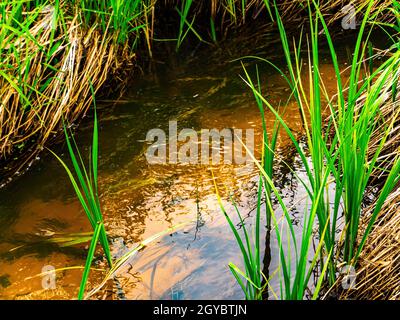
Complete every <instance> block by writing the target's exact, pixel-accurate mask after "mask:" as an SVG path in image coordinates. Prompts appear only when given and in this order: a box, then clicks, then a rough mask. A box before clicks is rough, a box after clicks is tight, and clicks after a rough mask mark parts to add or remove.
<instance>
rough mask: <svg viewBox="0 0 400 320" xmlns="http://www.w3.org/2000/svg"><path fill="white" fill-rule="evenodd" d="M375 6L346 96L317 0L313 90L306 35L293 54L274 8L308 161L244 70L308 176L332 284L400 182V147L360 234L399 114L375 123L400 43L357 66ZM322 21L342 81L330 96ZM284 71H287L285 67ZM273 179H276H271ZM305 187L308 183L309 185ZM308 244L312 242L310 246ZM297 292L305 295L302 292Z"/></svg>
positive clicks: (313, 25) (312, 5)
mask: <svg viewBox="0 0 400 320" xmlns="http://www.w3.org/2000/svg"><path fill="white" fill-rule="evenodd" d="M373 5H374V2H373V1H370V2H369V4H368V6H367V8H366V15H365V17H364V20H363V22H362V25H361V27H360V31H359V35H358V38H357V41H356V44H355V50H354V54H353V57H354V58H353V61H352V64H351V66H350V70H351V72H350V74H351V75H350V80H349V84H348V86H347V95H345V90H344V88H345V87H346V85H345V83H344V82H343V81H342V77H341V72H340V68H339V64H338V61H337V57H336V52H335V48H334V45H333V42H332V39H331V36H330V33H329V30H328V27H327V23H326V22H325V20H324V17H323V15H322V13H321V11H320V9H319V7H318V5H317V4H316V3H315V2H310V1H309V2H308V6H309V11H310V16H309V17H310V35H309V39H310V40H309V41H308V48H309V51H308V52H309V54H308V66H309V69H308V76H309V89H308V92H306V89H305V86H304V82H305V81H304V76H303V72H302V69H301V68H302V65H303V62H302V59H301V56H300V54H299V51H300V48H301V40H300V43H299V44H297V45H294V48H293V52H294V53H293V54H292V51H291V49H290V47H289V41H288V38H287V35H286V31H285V28H284V26H283V22H282V19H281V17H280V14H279V12H278V10H277V9H276V7H275V14H276V20H277V24H278V29H279V32H280V36H281V42H282V45H283V50H284V54H285V58H286V62H287V67H288V71H289V76H288V77H285V79H286V80H287V81H288V85H289V86H290V88H291V90H292V94H293V96H294V97H295V100H296V102H297V103H298V105H299V110H300V112H301V114H302V116H303V117H302V119H303V121H304V125H303V127H304V130H305V135H306V141H307V148H308V150H309V152H310V160H311V165H310V164H309V163H308V161H307V160H308V157H307V156H306V154H305V152H304V151H303V150H302V148H301V147H300V145H299V143H298V141H297V140H296V138H295V136H294V134H293V133H292V132H291V130H290V129H289V127H288V126H287V124H285V122H284V120H283V119H282V117H281V116H280V115H279V113H278V111H277V110H276V109H275V108H274V107H273V106H272V105H271V104H269V103H268V101H267V100H266V99H265V98H264V97H263V96H262V95H261V94H260V93H259V92H258V91H257V90H256V89H255V86H254V84H253V82H252V81H251V79H250V77H249V75H248V74H247V72H246V77H247V80H246V83H247V84H248V85H249V87H250V88H251V89H252V91H253V93H254V94H255V95H257V96H258V98H259V99H261V101H262V102H263V103H264V104H265V106H266V107H267V109H269V110H270V111H271V112H272V113H273V114H275V116H276V118H277V119H278V120H279V121H280V123H281V126H282V127H283V128H284V129H285V131H286V133H287V134H288V135H289V137H290V138H291V139H292V142H293V144H294V146H295V147H296V149H297V151H298V153H299V155H300V158H301V159H302V162H303V166H304V168H305V170H306V172H307V179H308V181H300V182H301V183H302V184H303V185H304V186H305V187H306V189H307V191H308V195H309V198H310V200H311V208H310V215H309V219H310V222H312V221H313V214H314V213H315V214H316V215H317V221H318V226H319V234H320V238H321V239H323V242H324V246H325V250H320V252H319V254H320V267H321V270H322V271H327V275H328V281H329V283H330V284H331V285H333V284H334V282H335V280H336V276H335V275H336V272H337V270H336V268H337V265H338V263H339V262H340V261H338V260H337V259H343V260H344V261H345V262H346V263H347V264H349V265H353V266H356V265H357V261H358V257H359V255H360V253H361V252H362V250H363V248H364V245H365V242H366V241H367V239H368V235H369V234H370V232H371V230H372V228H373V226H374V223H375V221H376V218H377V216H378V214H379V213H380V211H381V209H382V207H383V205H384V203H385V202H386V199H387V198H388V197H389V195H390V193H391V192H392V191H393V189H394V187H395V186H396V184H397V183H398V177H399V174H400V171H399V169H400V168H399V155H398V154H397V155H395V156H394V160H393V161H391V162H390V164H389V165H387V167H386V169H385V175H386V177H385V181H384V184H383V187H382V188H381V190H380V191H378V192H377V195H376V202H375V207H374V209H373V210H372V213H371V214H370V216H369V222H368V225H367V226H366V228H365V229H364V230H363V231H364V232H363V234H362V235H360V233H359V227H360V220H361V215H362V212H363V203H364V199H365V197H366V195H367V194H368V191H369V188H368V186H369V182H370V181H371V179H372V178H373V176H374V175H376V174H377V172H381V171H382V168H380V167H379V165H378V159H380V158H382V157H384V154H383V153H382V150H383V148H384V146H385V144H386V142H387V140H388V137H389V136H390V134H391V133H392V132H393V128H394V126H395V123H396V122H395V121H396V119H398V115H399V111H398V110H397V111H394V117H393V119H391V120H389V121H387V122H386V124H385V125H383V126H380V127H379V129H378V126H377V123H379V119H380V116H381V110H382V108H383V107H384V106H385V102H387V96H388V93H389V96H391V95H390V93H393V83H394V81H395V79H397V78H398V76H399V74H398V68H397V66H398V63H399V57H400V52H399V51H397V47H394V48H393V52H392V53H391V55H390V56H388V57H387V59H386V61H385V62H384V63H383V64H382V65H381V66H380V67H379V68H378V69H377V70H376V71H374V72H373V73H372V74H363V73H362V70H361V67H360V66H361V65H362V63H363V62H364V61H365V54H366V52H367V51H368V50H367V45H368V37H369V35H370V33H368V34H367V35H366V41H365V42H364V40H365V38H364V36H365V34H366V33H365V30H366V27H367V23H368V22H369V21H370V20H369V19H370V15H369V14H370V13H371V9H372V7H373ZM372 22H373V21H372ZM320 28H321V29H323V31H324V35H325V37H326V39H327V42H328V45H329V49H330V53H331V58H332V63H333V65H334V68H335V73H336V78H337V88H338V92H337V95H336V99H332V97H329V96H328V94H327V92H326V91H325V90H324V86H323V77H322V75H321V74H320V72H319V53H318V48H319V45H318V41H319V40H318V38H319V33H320V30H321V29H320ZM364 43H365V44H364ZM280 72H281V74H282V75H283V76H284V72H283V71H280ZM360 79H363V82H362V83H360ZM396 83H397V82H396ZM323 98H326V100H327V101H328V107H329V110H330V119H329V124H328V126H324V122H325V119H324V118H323V109H324V105H323ZM308 119H309V120H308ZM332 128H333V131H334V133H333V136H332V134H331V130H332ZM377 133H379V136H380V138H381V139H380V141H379V143H377V145H375V147H374V149H371V148H370V146H371V141H372V140H373V137H374V135H376V134H377ZM261 168H262V167H260V170H261ZM264 176H265V175H264ZM328 178H330V179H333V182H334V183H335V186H336V188H335V190H336V191H335V196H334V203H333V208H331V206H330V201H329V193H328V188H327V185H328ZM270 185H272V181H271V183H270ZM307 186H310V188H308V187H307ZM276 196H277V195H276ZM341 206H343V213H344V217H345V230H344V232H345V235H344V239H343V246H342V245H341V243H340V244H337V243H336V240H337V239H336V238H335V235H336V231H337V221H338V217H339V215H338V214H339V208H340V207H341ZM305 216H307V214H305ZM306 229H307V228H306ZM304 232H305V237H306V238H307V237H311V236H312V234H311V233H309V232H307V230H305V231H304ZM303 239H304V238H303ZM304 248H305V249H307V246H305V247H304ZM302 249H303V246H302ZM324 252H325V253H324ZM302 253H303V252H302ZM301 257H303V258H304V259H306V256H305V255H304V256H303V255H300V258H301ZM334 257H335V259H334ZM300 260H301V259H300ZM303 265H305V262H303ZM301 270H302V269H301V268H300V269H299V270H298V271H296V276H295V277H296V278H297V277H300V278H302V277H303V276H302V273H301ZM297 272H300V273H299V275H297ZM284 277H285V275H284ZM321 281H322V280H321ZM286 286H287V283H286ZM297 297H298V298H300V296H297Z"/></svg>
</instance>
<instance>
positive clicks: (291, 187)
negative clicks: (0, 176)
mask: <svg viewBox="0 0 400 320" xmlns="http://www.w3.org/2000/svg"><path fill="white" fill-rule="evenodd" d="M173 65H174V66H172V64H167V66H162V67H160V68H159V69H160V70H157V71H155V72H153V73H152V74H151V75H149V76H146V77H144V78H141V79H140V80H137V81H135V82H132V83H131V84H130V86H129V89H128V91H127V93H126V94H125V95H124V96H123V97H122V98H121V99H120V101H119V102H116V103H109V102H104V101H103V102H101V101H99V105H100V109H99V118H100V132H99V134H100V146H101V147H100V166H99V175H100V176H99V184H100V188H99V189H100V192H101V202H102V207H103V212H104V216H105V223H106V229H107V231H108V233H109V235H110V237H111V239H112V240H113V244H112V248H113V251H114V252H119V253H123V252H125V251H126V250H127V249H128V248H134V247H135V245H136V244H138V243H139V242H140V241H143V240H145V239H147V238H149V237H151V236H153V235H155V234H157V233H159V232H162V231H163V230H166V229H167V228H170V227H172V226H175V225H177V224H179V223H187V224H186V225H185V226H183V227H181V228H179V229H177V230H176V231H175V232H173V233H172V234H169V235H166V236H163V237H161V238H158V239H156V240H155V241H153V242H151V243H150V244H149V245H148V246H146V247H145V248H144V249H142V250H141V251H140V252H139V253H138V254H137V255H135V256H134V258H133V259H131V260H130V261H129V264H127V265H126V266H125V267H124V268H122V269H121V270H120V271H119V272H118V274H117V279H118V282H119V284H120V286H121V287H122V289H123V290H122V291H123V292H122V294H120V295H117V294H116V292H117V290H116V282H115V281H109V282H108V284H107V286H105V287H104V288H103V289H102V290H100V291H99V292H98V293H97V294H96V295H94V296H93V298H96V299H109V298H114V299H115V298H127V299H242V298H243V293H242V292H241V290H240V287H239V286H238V285H237V284H236V282H235V280H234V278H233V276H232V275H231V273H230V272H229V269H228V263H229V262H233V263H235V264H237V265H239V266H240V265H242V263H241V257H240V254H239V250H238V247H237V244H236V242H235V240H234V237H233V234H232V233H231V231H230V229H229V226H228V224H227V222H226V219H225V217H224V216H223V214H222V212H221V210H220V208H219V206H218V203H217V198H216V195H215V188H214V182H213V178H212V172H213V173H214V175H215V177H216V181H217V184H218V187H219V190H220V192H221V195H222V196H223V199H224V203H225V205H226V209H227V211H228V213H229V214H231V215H232V216H233V215H234V210H233V206H232V205H231V204H230V201H229V198H228V195H229V194H232V195H233V196H234V198H235V199H236V201H237V203H238V205H239V208H240V211H241V213H242V214H243V216H245V217H246V220H245V221H246V224H247V225H248V226H250V225H251V223H252V220H253V216H254V208H255V206H256V192H257V183H258V173H257V170H256V168H255V167H254V166H253V167H251V166H244V165H231V164H218V165H212V166H209V165H183V164H164V165H150V164H149V163H148V162H147V160H146V158H145V151H146V149H147V147H148V146H149V144H148V143H146V142H145V141H144V140H145V139H146V133H147V132H148V131H149V130H151V129H154V128H161V129H163V130H166V131H167V129H168V121H171V120H176V121H177V122H178V131H179V130H181V129H183V128H193V129H194V130H196V131H199V130H201V129H212V128H216V129H223V128H237V129H251V128H254V129H255V144H256V146H258V148H256V150H259V146H260V142H261V133H262V132H261V118H260V114H259V110H258V108H257V106H256V104H255V102H254V97H253V96H252V94H251V91H250V90H249V88H248V87H246V84H245V83H244V82H243V81H242V79H240V77H239V74H241V75H243V72H242V70H241V68H242V67H241V65H240V63H239V62H234V63H230V64H228V63H227V64H219V65H214V64H213V63H212V59H210V60H207V59H204V58H203V59H202V60H200V61H199V60H191V61H189V60H187V61H183V62H179V61H178V62H175V63H174V64H173ZM248 67H249V68H250V67H251V68H252V69H253V70H254V64H248ZM260 72H261V74H262V83H263V84H264V85H263V92H265V93H266V94H267V96H268V99H269V100H270V101H272V102H273V105H275V106H277V105H282V108H281V111H283V110H285V115H284V118H285V120H286V121H287V123H288V124H289V126H290V128H291V129H292V130H293V131H294V132H298V133H299V134H300V132H301V128H302V126H301V118H300V114H299V112H298V109H297V106H296V105H295V103H294V102H291V101H289V102H288V103H287V102H286V100H287V98H288V96H289V90H288V88H287V86H286V84H285V83H284V80H283V78H282V77H281V76H280V75H278V74H277V73H276V72H273V71H272V70H271V69H266V68H263V67H261V66H260ZM321 73H323V74H325V75H324V79H326V82H325V84H326V86H327V87H328V90H329V91H331V92H333V91H334V90H335V86H334V76H333V74H332V68H331V66H330V65H329V64H328V63H325V64H324V63H323V64H322V65H321ZM266 117H267V123H268V127H272V125H273V122H274V120H273V117H272V114H270V113H267V114H266ZM91 124H92V121H91V119H86V120H85V121H84V122H83V123H82V125H81V126H80V127H79V130H78V131H77V133H76V140H77V141H78V144H79V145H80V146H81V147H82V149H81V150H83V153H84V154H87V153H88V150H89V147H90V142H91V134H92V125H91ZM278 150H279V152H278V155H277V159H278V161H277V164H276V173H275V177H276V181H277V186H278V187H279V189H280V190H281V192H282V194H283V195H284V197H285V201H286V202H287V203H288V204H291V208H292V209H291V212H290V213H291V214H292V216H293V221H295V222H296V223H297V224H298V225H299V226H300V225H301V221H302V212H303V210H304V208H305V201H303V200H304V194H305V192H304V190H302V188H301V186H299V185H298V183H297V182H296V179H295V178H294V176H293V174H291V173H290V171H289V170H288V169H287V168H286V167H285V165H284V164H283V161H282V160H285V162H286V163H288V164H289V165H291V167H292V168H293V169H294V170H296V171H297V173H298V174H299V175H301V174H303V173H302V167H301V165H300V161H299V159H298V158H297V157H296V155H295V153H294V152H293V148H292V147H291V145H290V142H289V140H288V138H287V136H286V135H281V136H280V139H279V146H278ZM56 152H57V153H58V154H61V155H62V158H63V159H68V154H67V153H66V149H65V148H58V150H56ZM243 152H244V150H243ZM256 154H259V153H257V152H256ZM211 169H212V170H211ZM302 199H303V200H302ZM239 227H240V226H239ZM296 230H300V228H299V229H296ZM88 231H90V225H89V223H88V221H87V219H86V217H85V215H84V213H83V211H82V209H81V207H80V205H79V203H78V201H77V200H76V199H75V197H74V193H73V190H72V187H71V185H70V182H69V180H68V178H67V176H66V173H65V171H64V170H63V169H62V167H61V165H60V164H59V163H58V162H57V160H56V159H54V157H53V156H51V155H43V158H42V159H41V160H40V161H38V162H37V163H36V165H35V166H34V167H33V168H32V169H31V170H30V171H29V172H28V173H27V174H26V175H24V176H23V177H21V178H20V179H18V180H17V181H16V182H14V183H12V184H11V185H9V186H8V187H7V188H6V189H3V190H1V192H0V298H3V299H52V298H57V299H72V298H75V297H76V295H77V292H78V287H79V283H80V279H81V273H82V270H81V269H74V268H72V269H67V270H62V271H59V272H57V277H56V285H55V288H53V289H46V288H44V287H43V279H44V277H43V276H41V275H40V273H41V272H42V271H43V267H45V266H54V267H55V268H56V269H58V268H67V267H76V266H82V265H84V262H85V254H86V252H87V251H86V250H84V249H85V245H77V246H69V247H62V246H59V245H57V244H55V243H51V242H49V241H48V239H52V238H54V237H61V236H64V235H65V234H71V233H80V232H88ZM263 237H266V233H265V230H264V228H263ZM46 240H47V241H46ZM270 240H271V244H270V247H269V245H268V246H267V250H266V256H267V257H268V256H269V255H270V256H271V261H270V262H269V263H267V264H268V265H267V266H266V270H267V269H268V270H269V274H270V275H271V274H273V273H274V271H275V270H276V269H277V267H278V260H277V258H278V257H277V249H276V241H275V238H274V237H273V235H272V236H271V239H270ZM267 244H268V243H267ZM265 247H266V246H265V244H264V245H263V249H265ZM101 257H102V255H101V252H99V254H98V258H97V260H96V268H97V269H104V268H105V267H106V265H105V263H104V261H103V259H102V258H101ZM267 260H268V259H267ZM104 276H105V272H102V271H99V270H93V271H92V273H91V277H90V283H89V288H93V287H95V286H96V284H98V283H100V282H101V280H102V279H103V277H104ZM272 283H273V285H274V286H275V290H276V289H277V288H278V282H277V280H276V281H275V280H273V282H272Z"/></svg>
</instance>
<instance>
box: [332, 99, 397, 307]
mask: <svg viewBox="0 0 400 320" xmlns="http://www.w3.org/2000/svg"><path fill="white" fill-rule="evenodd" d="M399 107H400V102H399V100H398V98H397V99H396V100H395V102H390V103H386V104H385V105H384V106H383V107H382V117H383V119H393V117H394V116H396V117H397V119H396V125H395V126H394V128H393V129H392V133H391V136H390V139H388V141H387V142H386V144H385V148H384V151H383V155H384V156H383V157H382V159H381V167H382V168H383V169H387V168H389V167H391V165H392V164H393V160H394V158H395V156H396V155H398V154H400V116H399ZM384 123H385V121H383V122H382V125H384ZM378 130H379V128H378V129H377V132H379V131H378ZM380 138H381V137H380V135H379V134H378V133H377V135H376V138H375V139H374V141H372V144H371V150H374V148H376V145H378V144H379V141H380ZM384 173H385V170H379V171H377V174H376V179H375V180H374V181H373V185H375V188H380V187H381V185H380V182H381V180H382V178H384ZM374 207H375V202H373V203H372V204H370V205H369V206H368V207H367V208H366V209H365V211H364V217H363V220H362V223H361V225H360V228H361V232H360V233H361V235H362V234H363V232H362V230H363V229H365V228H366V227H367V225H368V223H369V218H370V216H371V214H372V212H373V210H374ZM399 276H400V185H398V186H397V187H396V188H395V189H394V191H393V192H392V193H391V194H390V196H389V197H388V198H387V200H386V202H385V205H384V206H383V208H382V210H381V212H380V214H379V216H378V218H377V221H376V223H375V225H374V227H373V229H372V231H371V233H370V235H369V237H368V238H367V242H366V244H365V247H364V249H363V251H362V253H361V255H360V258H359V266H358V267H357V278H356V285H355V288H353V289H352V290H347V291H342V293H341V295H340V298H341V299H368V300H375V299H396V300H397V299H400V281H399Z"/></svg>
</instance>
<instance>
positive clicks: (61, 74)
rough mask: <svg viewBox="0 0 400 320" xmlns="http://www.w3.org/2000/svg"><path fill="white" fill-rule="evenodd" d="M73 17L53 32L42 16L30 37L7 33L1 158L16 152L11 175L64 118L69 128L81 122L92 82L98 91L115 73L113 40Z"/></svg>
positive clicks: (0, 91)
mask: <svg viewBox="0 0 400 320" xmlns="http://www.w3.org/2000/svg"><path fill="white" fill-rule="evenodd" d="M72 17H73V18H65V21H63V23H61V22H59V23H58V24H57V26H56V29H55V31H54V32H52V28H50V27H49V25H50V24H51V19H52V18H51V15H50V14H47V13H46V12H45V11H44V12H43V13H42V14H39V15H38V17H37V18H36V20H35V22H34V23H32V24H31V25H30V29H29V36H27V34H26V33H25V34H21V35H18V36H16V35H15V33H10V34H9V35H8V37H6V38H5V39H4V42H5V43H6V45H4V44H3V48H4V50H3V51H2V54H1V59H2V61H3V64H2V71H3V72H4V74H3V76H1V77H0V101H1V106H0V159H3V161H5V160H8V159H12V158H13V157H15V155H16V154H18V153H19V154H20V155H18V158H19V161H18V162H17V167H11V168H12V170H13V171H16V170H17V171H18V170H20V169H23V168H24V167H25V166H26V164H27V163H28V162H29V161H31V159H33V158H34V157H35V156H36V155H37V153H38V152H39V151H40V150H42V149H43V147H44V146H45V145H46V143H47V142H48V141H49V140H51V139H53V138H55V137H56V136H58V135H59V133H60V122H61V121H60V120H61V119H62V117H63V116H64V117H65V119H66V120H67V122H68V123H73V122H74V121H76V120H78V119H81V118H82V116H83V114H84V113H85V112H86V111H87V109H88V107H89V105H90V103H91V94H90V83H92V85H93V87H94V90H95V91H97V90H98V89H99V88H100V87H101V86H102V85H103V83H104V82H105V80H106V79H107V76H108V74H109V73H111V71H112V70H115V69H118V65H119V63H118V59H117V50H118V48H117V47H116V45H115V43H114V42H113V41H112V37H111V36H109V35H108V34H101V33H100V32H99V31H97V30H96V27H95V26H94V27H92V28H91V29H89V30H87V29H85V28H83V27H82V25H81V24H80V23H79V22H78V19H77V14H75V15H72ZM52 37H54V38H52ZM55 44H56V45H55ZM49 52H51V55H50V56H49ZM118 57H120V56H119V55H118ZM20 150H22V151H25V152H22V153H21V152H20ZM26 150H29V152H26Z"/></svg>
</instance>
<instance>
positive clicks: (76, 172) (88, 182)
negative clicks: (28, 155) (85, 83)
mask: <svg viewBox="0 0 400 320" xmlns="http://www.w3.org/2000/svg"><path fill="white" fill-rule="evenodd" d="M91 88H92V87H91ZM92 93H93V94H94V92H92ZM94 106H95V108H94V115H95V116H94V127H93V142H92V148H91V152H90V154H89V159H90V160H91V161H90V165H89V167H88V168H86V166H85V164H84V161H83V159H82V156H81V153H80V152H79V149H78V147H77V145H76V142H75V139H74V137H73V135H72V133H71V132H68V129H67V125H66V124H65V123H64V133H65V139H66V143H67V147H68V152H69V155H70V159H71V162H72V168H71V169H70V168H69V167H68V165H67V164H66V163H65V162H64V161H63V160H62V159H61V158H60V157H59V156H57V155H56V154H55V153H54V152H52V153H53V155H54V156H55V157H56V158H57V160H58V161H59V162H60V163H61V165H62V166H63V168H64V169H65V171H66V172H67V174H68V177H69V179H70V181H71V184H72V186H73V188H74V190H75V193H76V196H77V198H78V199H79V202H80V203H81V206H82V208H83V210H84V212H85V214H86V216H87V218H88V220H89V222H90V224H91V226H92V228H93V237H92V240H91V243H90V248H89V253H88V256H87V260H86V265H85V269H84V272H83V276H82V282H81V285H80V289H79V295H78V298H79V299H82V298H83V296H84V291H85V287H86V283H87V280H88V277H89V272H90V267H91V264H92V260H93V256H94V252H95V250H96V246H97V242H98V241H100V243H101V246H102V248H103V251H104V254H105V256H106V259H107V262H108V264H109V266H110V267H112V264H113V263H112V259H111V252H110V247H109V243H108V238H107V233H106V230H105V228H104V221H103V214H102V211H101V206H100V200H99V194H98V148H99V140H98V124H97V112H96V103H95V102H94Z"/></svg>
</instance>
